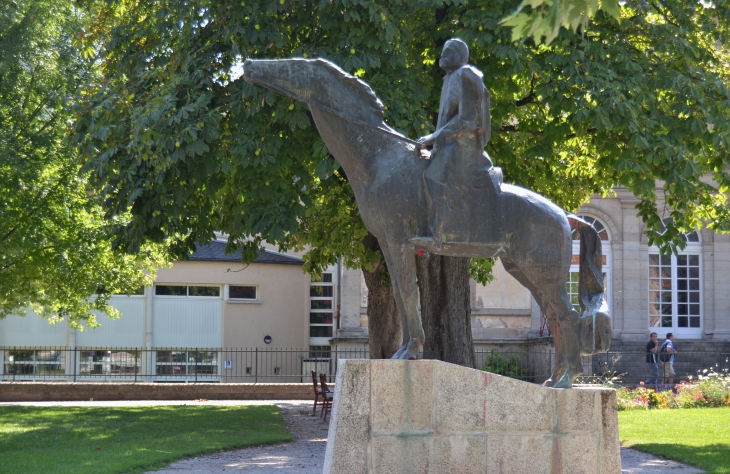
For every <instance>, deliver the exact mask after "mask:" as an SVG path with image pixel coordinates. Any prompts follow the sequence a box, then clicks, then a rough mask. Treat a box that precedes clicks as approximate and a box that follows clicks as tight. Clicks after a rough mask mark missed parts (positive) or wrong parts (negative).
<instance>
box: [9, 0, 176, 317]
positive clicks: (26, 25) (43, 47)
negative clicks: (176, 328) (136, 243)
mask: <svg viewBox="0 0 730 474" xmlns="http://www.w3.org/2000/svg"><path fill="white" fill-rule="evenodd" d="M80 30H81V18H80V16H79V14H78V12H77V11H76V10H74V9H73V8H72V6H71V5H70V3H69V2H67V1H61V0H33V1H24V0H15V1H9V2H8V1H5V2H1V3H0V204H1V205H0V317H5V316H7V315H9V314H25V312H26V311H27V308H28V307H29V306H30V307H32V308H33V310H34V311H35V312H36V313H37V314H39V315H41V316H44V317H46V318H48V319H49V320H50V321H51V322H57V321H60V320H61V319H62V318H64V317H68V318H69V320H70V321H71V323H72V324H73V325H74V326H75V327H81V326H82V325H83V323H84V322H85V323H86V324H88V325H90V326H94V325H95V324H96V320H95V317H94V314H93V313H92V312H91V311H93V310H99V311H105V312H107V313H108V314H110V315H111V316H115V315H117V314H118V313H117V312H116V311H115V310H114V309H113V308H111V307H110V306H108V304H107V301H108V299H109V296H110V295H111V294H112V293H125V292H131V291H133V290H135V289H137V288H138V287H141V286H142V285H144V284H149V283H150V282H151V281H152V278H153V276H154V272H155V269H156V266H163V265H165V263H166V260H165V258H164V254H163V253H161V252H160V251H159V250H155V249H153V248H151V247H150V246H149V245H144V246H143V247H142V250H141V251H140V252H139V253H138V254H136V255H124V254H116V253H113V252H112V250H111V242H110V241H109V239H108V238H107V233H108V232H110V231H111V230H112V229H113V228H114V227H115V223H114V222H107V221H105V220H104V209H103V208H102V206H101V204H102V203H101V201H100V199H99V198H98V197H97V196H95V195H94V194H93V192H92V190H91V189H90V188H89V189H87V183H86V182H85V180H84V179H81V178H80V175H79V173H78V171H79V168H80V166H79V164H78V162H77V159H76V153H75V150H74V149H73V148H71V147H70V146H68V145H67V144H66V143H65V142H64V140H63V138H64V135H65V134H66V132H67V129H68V126H67V123H68V121H69V120H70V113H69V111H68V108H67V106H68V104H69V100H70V98H71V97H72V96H73V93H74V90H75V88H76V87H77V84H79V83H83V81H85V80H86V78H87V76H86V75H87V74H88V70H89V65H90V63H89V62H86V61H82V60H81V59H80V56H79V54H78V51H77V49H76V48H75V47H74V46H73V44H72V41H73V35H74V34H77V33H78V32H79V31H80ZM116 219H117V222H122V221H123V219H124V216H123V215H118V216H116ZM91 295H97V296H96V297H94V298H91V299H89V297H90V296H91Z"/></svg>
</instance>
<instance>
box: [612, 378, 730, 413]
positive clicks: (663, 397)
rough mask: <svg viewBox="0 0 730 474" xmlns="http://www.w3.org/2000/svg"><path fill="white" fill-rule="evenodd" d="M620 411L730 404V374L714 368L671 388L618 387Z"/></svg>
mask: <svg viewBox="0 0 730 474" xmlns="http://www.w3.org/2000/svg"><path fill="white" fill-rule="evenodd" d="M616 400H617V405H618V409H619V411H623V410H636V409H639V410H648V409H654V408H700V407H723V406H730V374H728V371H727V369H725V370H723V371H722V372H721V373H718V372H715V371H714V370H712V369H709V370H707V369H706V370H703V371H702V372H700V373H698V375H697V379H696V380H695V379H694V378H693V377H690V378H689V380H686V381H684V380H683V381H682V382H680V383H678V384H676V385H675V386H674V387H673V389H672V390H665V391H659V392H657V391H655V390H652V389H650V388H646V387H644V384H643V382H642V383H641V385H640V386H639V387H637V388H635V389H631V388H628V387H619V388H618V389H616Z"/></svg>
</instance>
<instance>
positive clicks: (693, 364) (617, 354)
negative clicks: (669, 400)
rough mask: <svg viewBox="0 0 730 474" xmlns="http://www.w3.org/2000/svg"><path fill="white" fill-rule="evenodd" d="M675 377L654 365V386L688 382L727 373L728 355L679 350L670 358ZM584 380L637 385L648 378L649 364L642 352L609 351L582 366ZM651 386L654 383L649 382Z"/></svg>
mask: <svg viewBox="0 0 730 474" xmlns="http://www.w3.org/2000/svg"><path fill="white" fill-rule="evenodd" d="M673 365H674V372H675V375H674V376H673V377H670V375H669V368H668V367H667V366H662V364H661V363H660V364H658V373H659V378H660V379H662V380H660V381H659V382H658V383H659V384H662V385H667V384H669V383H670V381H671V383H672V384H677V383H680V382H682V381H689V380H690V377H692V378H693V379H695V380H696V379H697V376H698V375H699V374H701V373H703V371H705V370H708V371H709V370H710V369H712V370H714V371H715V372H720V373H723V372H724V373H727V372H728V371H730V353H728V352H724V351H713V350H705V351H682V350H681V348H680V350H679V352H678V353H677V354H676V355H675V358H674V364H673ZM584 369H585V370H584V372H585V373H586V375H587V377H586V378H585V379H586V380H587V381H592V382H597V383H601V382H604V381H607V380H613V381H614V383H616V384H619V385H639V384H640V383H641V382H645V383H646V382H648V381H649V379H650V378H651V371H650V364H648V363H647V362H646V352H644V351H609V352H608V353H605V354H597V355H594V356H592V357H591V360H590V363H588V364H584ZM651 384H654V383H651Z"/></svg>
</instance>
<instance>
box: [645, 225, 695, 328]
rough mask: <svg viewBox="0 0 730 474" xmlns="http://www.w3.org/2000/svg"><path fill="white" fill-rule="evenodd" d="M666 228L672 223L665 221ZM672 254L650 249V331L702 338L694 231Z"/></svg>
mask: <svg viewBox="0 0 730 474" xmlns="http://www.w3.org/2000/svg"><path fill="white" fill-rule="evenodd" d="M664 223H665V224H669V223H671V219H665V220H664ZM682 239H683V240H684V241H685V242H687V246H686V247H685V248H684V249H683V250H681V251H678V252H677V255H674V254H671V253H670V254H662V253H661V252H660V251H659V249H658V248H657V247H650V248H649V327H650V329H652V330H654V331H656V330H657V328H661V329H662V330H666V331H667V332H674V333H678V334H680V335H684V336H689V337H700V336H701V335H702V258H701V257H702V247H701V246H700V239H699V235H697V232H696V231H692V232H689V233H687V234H684V235H683V236H682Z"/></svg>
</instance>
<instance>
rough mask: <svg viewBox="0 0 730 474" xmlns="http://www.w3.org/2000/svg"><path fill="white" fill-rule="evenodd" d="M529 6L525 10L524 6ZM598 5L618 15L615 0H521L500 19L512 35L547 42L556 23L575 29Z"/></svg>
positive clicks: (555, 33) (585, 22) (553, 35)
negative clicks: (513, 9)
mask: <svg viewBox="0 0 730 474" xmlns="http://www.w3.org/2000/svg"><path fill="white" fill-rule="evenodd" d="M528 7H529V10H530V12H529V13H528V12H526V11H524V10H528ZM599 8H601V9H603V10H604V11H606V12H607V13H608V14H610V15H611V16H613V17H614V18H616V19H619V18H620V15H621V14H620V8H619V1H618V0H602V1H600V2H599V0H523V2H522V3H521V4H520V6H519V7H517V11H515V12H514V13H513V14H512V15H510V16H509V17H507V18H506V19H505V20H503V21H502V24H503V25H505V26H511V27H512V39H513V40H515V41H517V40H520V39H522V38H529V37H533V38H534V39H535V41H537V42H539V41H541V40H542V38H543V37H545V42H546V43H548V44H549V43H551V42H552V41H553V40H554V39H555V38H556V37H557V36H558V33H559V32H560V27H565V28H568V29H569V30H572V31H577V30H578V28H579V27H584V28H585V27H586V26H587V25H588V20H589V19H590V18H592V17H593V16H594V15H595V13H596V12H597V11H598V9H599Z"/></svg>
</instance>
